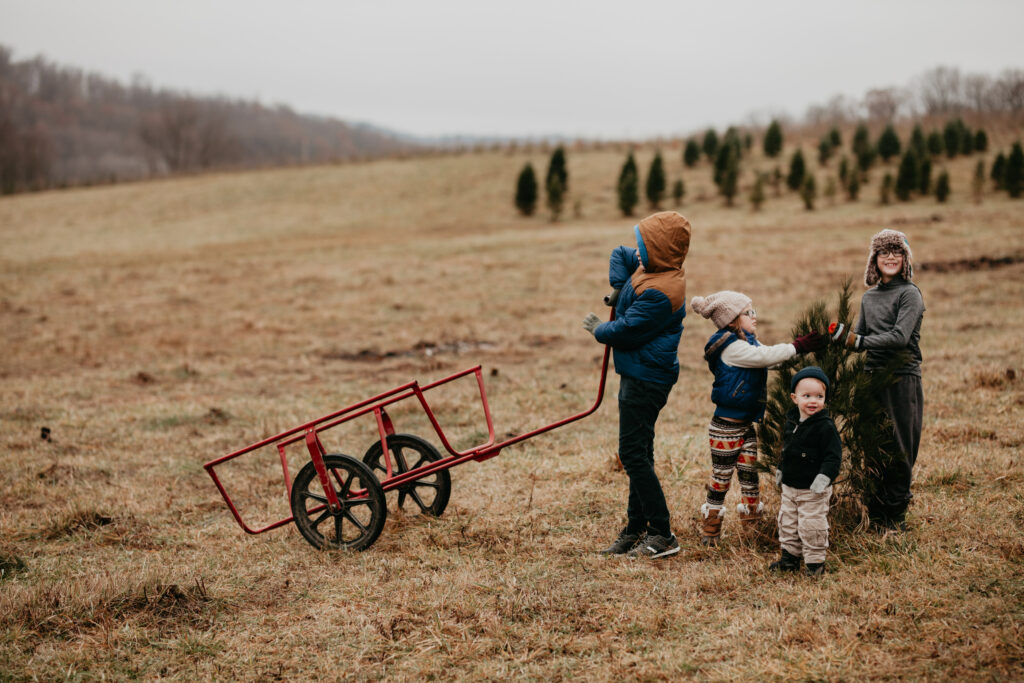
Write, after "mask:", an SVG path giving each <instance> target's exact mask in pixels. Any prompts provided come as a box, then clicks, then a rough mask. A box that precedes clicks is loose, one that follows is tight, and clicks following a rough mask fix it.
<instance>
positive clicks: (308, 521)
mask: <svg viewBox="0 0 1024 683" xmlns="http://www.w3.org/2000/svg"><path fill="white" fill-rule="evenodd" d="M324 465H325V466H326V467H327V476H328V478H329V479H330V480H331V483H332V485H333V486H334V492H335V494H336V495H337V496H338V502H339V503H340V504H341V509H340V510H338V511H337V512H331V510H330V509H329V508H328V507H327V496H326V494H325V492H324V489H323V486H322V485H321V483H320V477H318V476H317V473H316V467H315V466H314V465H313V463H312V462H308V463H306V465H305V466H304V467H303V468H302V469H301V470H299V474H298V476H297V477H295V481H294V482H292V495H291V507H292V516H293V517H294V518H295V526H297V527H298V528H299V533H301V534H302V535H303V536H304V537H305V538H306V540H307V541H309V542H310V544H311V545H312V546H313V547H315V548H319V549H321V550H336V549H339V548H348V549H350V550H366V549H367V548H369V547H370V546H371V545H373V542H374V541H376V540H377V537H378V536H380V532H381V529H383V528H384V521H385V520H386V519H387V516H388V508H387V501H385V500H384V491H383V490H382V489H381V487H380V483H379V482H378V481H377V477H375V476H374V475H373V472H371V471H370V468H369V467H367V466H366V465H364V464H363V463H361V462H360V461H359V460H357V459H356V458H353V457H352V456H351V455H325V456H324Z"/></svg>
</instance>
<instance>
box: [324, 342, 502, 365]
mask: <svg viewBox="0 0 1024 683" xmlns="http://www.w3.org/2000/svg"><path fill="white" fill-rule="evenodd" d="M496 348H498V346H497V344H494V343H492V342H489V341H482V340H477V339H460V340H456V341H451V342H440V343H438V342H430V341H423V340H420V341H418V342H416V343H415V344H413V345H412V346H411V347H410V348H408V349H390V350H387V351H381V350H380V349H377V348H368V349H360V350H359V351H340V350H328V351H323V352H321V353H320V354H319V355H320V357H321V358H322V359H324V360H348V361H356V362H360V363H379V362H380V361H382V360H385V359H388V358H409V357H421V358H433V357H434V356H438V355H444V354H452V355H456V356H458V355H462V354H464V353H467V352H470V351H492V350H494V349H496Z"/></svg>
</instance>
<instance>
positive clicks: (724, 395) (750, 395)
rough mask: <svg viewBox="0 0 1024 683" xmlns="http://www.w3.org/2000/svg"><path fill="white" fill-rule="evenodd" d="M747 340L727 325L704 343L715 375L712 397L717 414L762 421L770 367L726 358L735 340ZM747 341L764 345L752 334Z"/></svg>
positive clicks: (717, 415) (707, 357)
mask: <svg viewBox="0 0 1024 683" xmlns="http://www.w3.org/2000/svg"><path fill="white" fill-rule="evenodd" d="M737 341H739V342H743V340H742V339H740V337H739V335H737V334H736V333H735V332H733V331H732V330H730V329H729V328H727V327H723V328H722V329H720V330H718V331H717V332H715V333H714V334H713V335H711V338H710V339H709V340H708V343H707V344H705V345H704V359H705V360H707V362H708V368H709V369H710V370H711V372H712V373H714V375H715V383H714V385H713V386H712V387H711V401H712V402H713V403H714V404H715V416H716V417H728V418H732V419H734V420H743V421H744V422H747V421H750V422H759V421H760V420H761V418H762V417H764V407H765V399H766V398H767V389H768V370H767V369H765V368H738V367H735V366H733V365H728V364H727V363H725V362H723V361H722V352H723V351H725V348H726V347H727V346H729V345H730V344H732V343H734V342H737ZM746 343H748V344H752V345H753V346H760V344H759V343H758V342H757V339H754V338H753V337H748V338H747V340H746Z"/></svg>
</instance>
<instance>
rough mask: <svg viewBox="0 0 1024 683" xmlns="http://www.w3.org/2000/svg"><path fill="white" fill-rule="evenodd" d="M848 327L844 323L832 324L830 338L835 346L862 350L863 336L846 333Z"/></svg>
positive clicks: (829, 330) (829, 331) (829, 327)
mask: <svg viewBox="0 0 1024 683" xmlns="http://www.w3.org/2000/svg"><path fill="white" fill-rule="evenodd" d="M845 332H846V326H845V325H843V323H830V324H829V326H828V334H829V338H830V339H831V340H832V343H834V344H843V345H844V346H849V347H850V348H853V349H859V348H860V340H861V335H859V334H854V333H853V332H849V333H846V334H844V333H845Z"/></svg>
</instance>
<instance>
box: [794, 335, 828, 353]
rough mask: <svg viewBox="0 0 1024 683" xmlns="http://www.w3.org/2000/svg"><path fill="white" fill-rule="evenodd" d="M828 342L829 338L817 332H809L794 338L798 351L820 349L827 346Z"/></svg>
mask: <svg viewBox="0 0 1024 683" xmlns="http://www.w3.org/2000/svg"><path fill="white" fill-rule="evenodd" d="M826 343H828V339H827V338H825V337H824V336H822V335H820V334H818V333H817V332H809V333H807V334H805V335H803V336H801V337H797V338H796V339H794V340H793V346H795V347H796V352H797V353H808V352H810V351H818V350H819V349H823V348H825V344H826Z"/></svg>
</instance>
